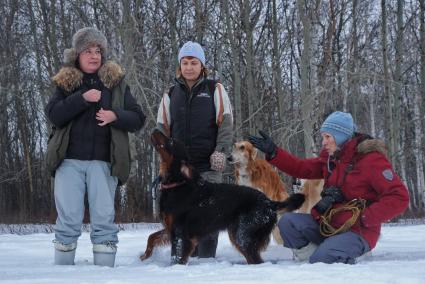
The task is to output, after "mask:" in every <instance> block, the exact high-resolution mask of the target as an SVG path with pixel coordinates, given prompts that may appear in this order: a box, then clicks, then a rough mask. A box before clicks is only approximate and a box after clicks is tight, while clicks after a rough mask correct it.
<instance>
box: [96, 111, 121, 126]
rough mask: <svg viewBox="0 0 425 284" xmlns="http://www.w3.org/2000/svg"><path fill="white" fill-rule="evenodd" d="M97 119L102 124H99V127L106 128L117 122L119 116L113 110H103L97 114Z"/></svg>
mask: <svg viewBox="0 0 425 284" xmlns="http://www.w3.org/2000/svg"><path fill="white" fill-rule="evenodd" d="M96 119H97V120H99V121H101V123H98V124H97V125H99V126H105V125H107V124H109V123H111V122H113V121H115V120H117V115H116V114H115V112H113V111H112V110H104V109H103V108H101V109H100V110H99V111H98V112H97V113H96Z"/></svg>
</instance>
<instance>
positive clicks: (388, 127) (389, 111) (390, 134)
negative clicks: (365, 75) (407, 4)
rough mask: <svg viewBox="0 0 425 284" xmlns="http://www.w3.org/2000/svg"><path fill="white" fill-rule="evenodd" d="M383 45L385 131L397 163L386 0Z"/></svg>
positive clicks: (383, 4)
mask: <svg viewBox="0 0 425 284" xmlns="http://www.w3.org/2000/svg"><path fill="white" fill-rule="evenodd" d="M381 18H382V21H381V39H382V42H381V45H382V61H383V68H384V96H385V100H386V103H385V106H386V107H385V133H386V134H387V135H386V136H387V141H388V144H389V156H390V159H391V163H392V164H393V165H394V164H395V163H394V162H395V145H394V128H393V125H394V122H393V103H394V99H393V95H392V93H391V87H390V79H391V78H390V71H389V66H388V50H387V46H388V43H387V25H388V24H387V8H386V0H381Z"/></svg>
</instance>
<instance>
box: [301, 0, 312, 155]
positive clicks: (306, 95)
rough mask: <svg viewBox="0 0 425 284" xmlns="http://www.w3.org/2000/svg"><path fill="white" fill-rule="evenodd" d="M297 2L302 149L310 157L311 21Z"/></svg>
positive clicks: (302, 4)
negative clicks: (301, 43)
mask: <svg viewBox="0 0 425 284" xmlns="http://www.w3.org/2000/svg"><path fill="white" fill-rule="evenodd" d="M297 3H298V12H299V14H300V17H301V22H302V25H303V40H304V48H303V51H302V54H301V66H300V69H301V78H300V79H301V90H300V93H301V115H302V119H303V132H304V149H305V156H306V157H312V155H313V148H314V141H313V138H312V135H313V127H312V125H313V123H314V122H313V121H311V120H310V114H311V112H312V109H313V99H312V97H313V90H312V89H311V85H310V80H311V77H310V76H311V44H312V38H311V32H312V22H311V17H312V16H311V14H310V13H309V10H308V8H307V5H306V1H305V0H297Z"/></svg>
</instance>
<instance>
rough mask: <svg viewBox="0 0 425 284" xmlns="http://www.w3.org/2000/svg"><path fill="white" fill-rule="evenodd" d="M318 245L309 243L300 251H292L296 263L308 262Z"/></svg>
mask: <svg viewBox="0 0 425 284" xmlns="http://www.w3.org/2000/svg"><path fill="white" fill-rule="evenodd" d="M316 249H317V245H316V244H314V243H311V242H310V243H308V244H307V245H306V246H305V247H302V248H299V249H292V252H293V254H294V260H296V261H307V260H308V259H309V258H310V256H311V255H312V254H313V253H314V252H315V251H316Z"/></svg>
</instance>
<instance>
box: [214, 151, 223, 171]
mask: <svg viewBox="0 0 425 284" xmlns="http://www.w3.org/2000/svg"><path fill="white" fill-rule="evenodd" d="M210 164H211V169H212V170H213V171H216V172H222V171H224V169H225V168H226V155H225V154H224V153H222V152H218V151H214V153H212V154H211V156H210Z"/></svg>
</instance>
